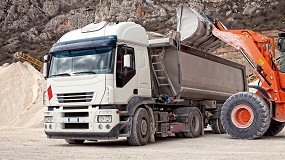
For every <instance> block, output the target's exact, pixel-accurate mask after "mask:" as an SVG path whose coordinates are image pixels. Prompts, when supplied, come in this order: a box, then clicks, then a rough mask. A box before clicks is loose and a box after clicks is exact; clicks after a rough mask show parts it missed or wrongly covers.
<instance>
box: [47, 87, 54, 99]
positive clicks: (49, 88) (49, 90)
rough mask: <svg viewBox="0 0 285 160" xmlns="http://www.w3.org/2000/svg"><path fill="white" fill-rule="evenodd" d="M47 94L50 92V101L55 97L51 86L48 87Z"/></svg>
mask: <svg viewBox="0 0 285 160" xmlns="http://www.w3.org/2000/svg"><path fill="white" fill-rule="evenodd" d="M47 92H48V100H51V99H52V97H53V95H52V90H51V86H49V87H48V89H47Z"/></svg>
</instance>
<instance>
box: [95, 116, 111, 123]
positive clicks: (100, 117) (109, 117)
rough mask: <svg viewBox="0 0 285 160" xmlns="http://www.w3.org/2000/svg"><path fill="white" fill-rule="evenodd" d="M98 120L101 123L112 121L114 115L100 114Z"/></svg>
mask: <svg viewBox="0 0 285 160" xmlns="http://www.w3.org/2000/svg"><path fill="white" fill-rule="evenodd" d="M98 122H99V123H111V122H112V116H106V115H99V116H98Z"/></svg>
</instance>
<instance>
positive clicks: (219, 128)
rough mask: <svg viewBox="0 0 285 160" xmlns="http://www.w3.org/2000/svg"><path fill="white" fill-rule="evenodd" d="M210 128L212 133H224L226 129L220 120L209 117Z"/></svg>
mask: <svg viewBox="0 0 285 160" xmlns="http://www.w3.org/2000/svg"><path fill="white" fill-rule="evenodd" d="M210 124H211V128H212V131H213V133H214V134H224V133H226V130H225V129H224V127H223V125H222V123H221V120H220V119H219V118H218V119H211V120H210Z"/></svg>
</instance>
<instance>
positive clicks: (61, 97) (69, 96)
mask: <svg viewBox="0 0 285 160" xmlns="http://www.w3.org/2000/svg"><path fill="white" fill-rule="evenodd" d="M93 94H94V92H82V93H63V94H57V100H58V102H59V103H74V102H91V101H92V98H93Z"/></svg>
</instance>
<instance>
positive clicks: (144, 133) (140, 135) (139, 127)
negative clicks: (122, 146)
mask: <svg viewBox="0 0 285 160" xmlns="http://www.w3.org/2000/svg"><path fill="white" fill-rule="evenodd" d="M149 136H150V119H149V115H148V112H147V111H146V109H145V108H138V109H137V110H136V112H135V114H134V116H133V120H132V127H131V135H130V137H128V138H127V140H128V143H129V145H131V146H143V145H146V144H147V143H148V140H149Z"/></svg>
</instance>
